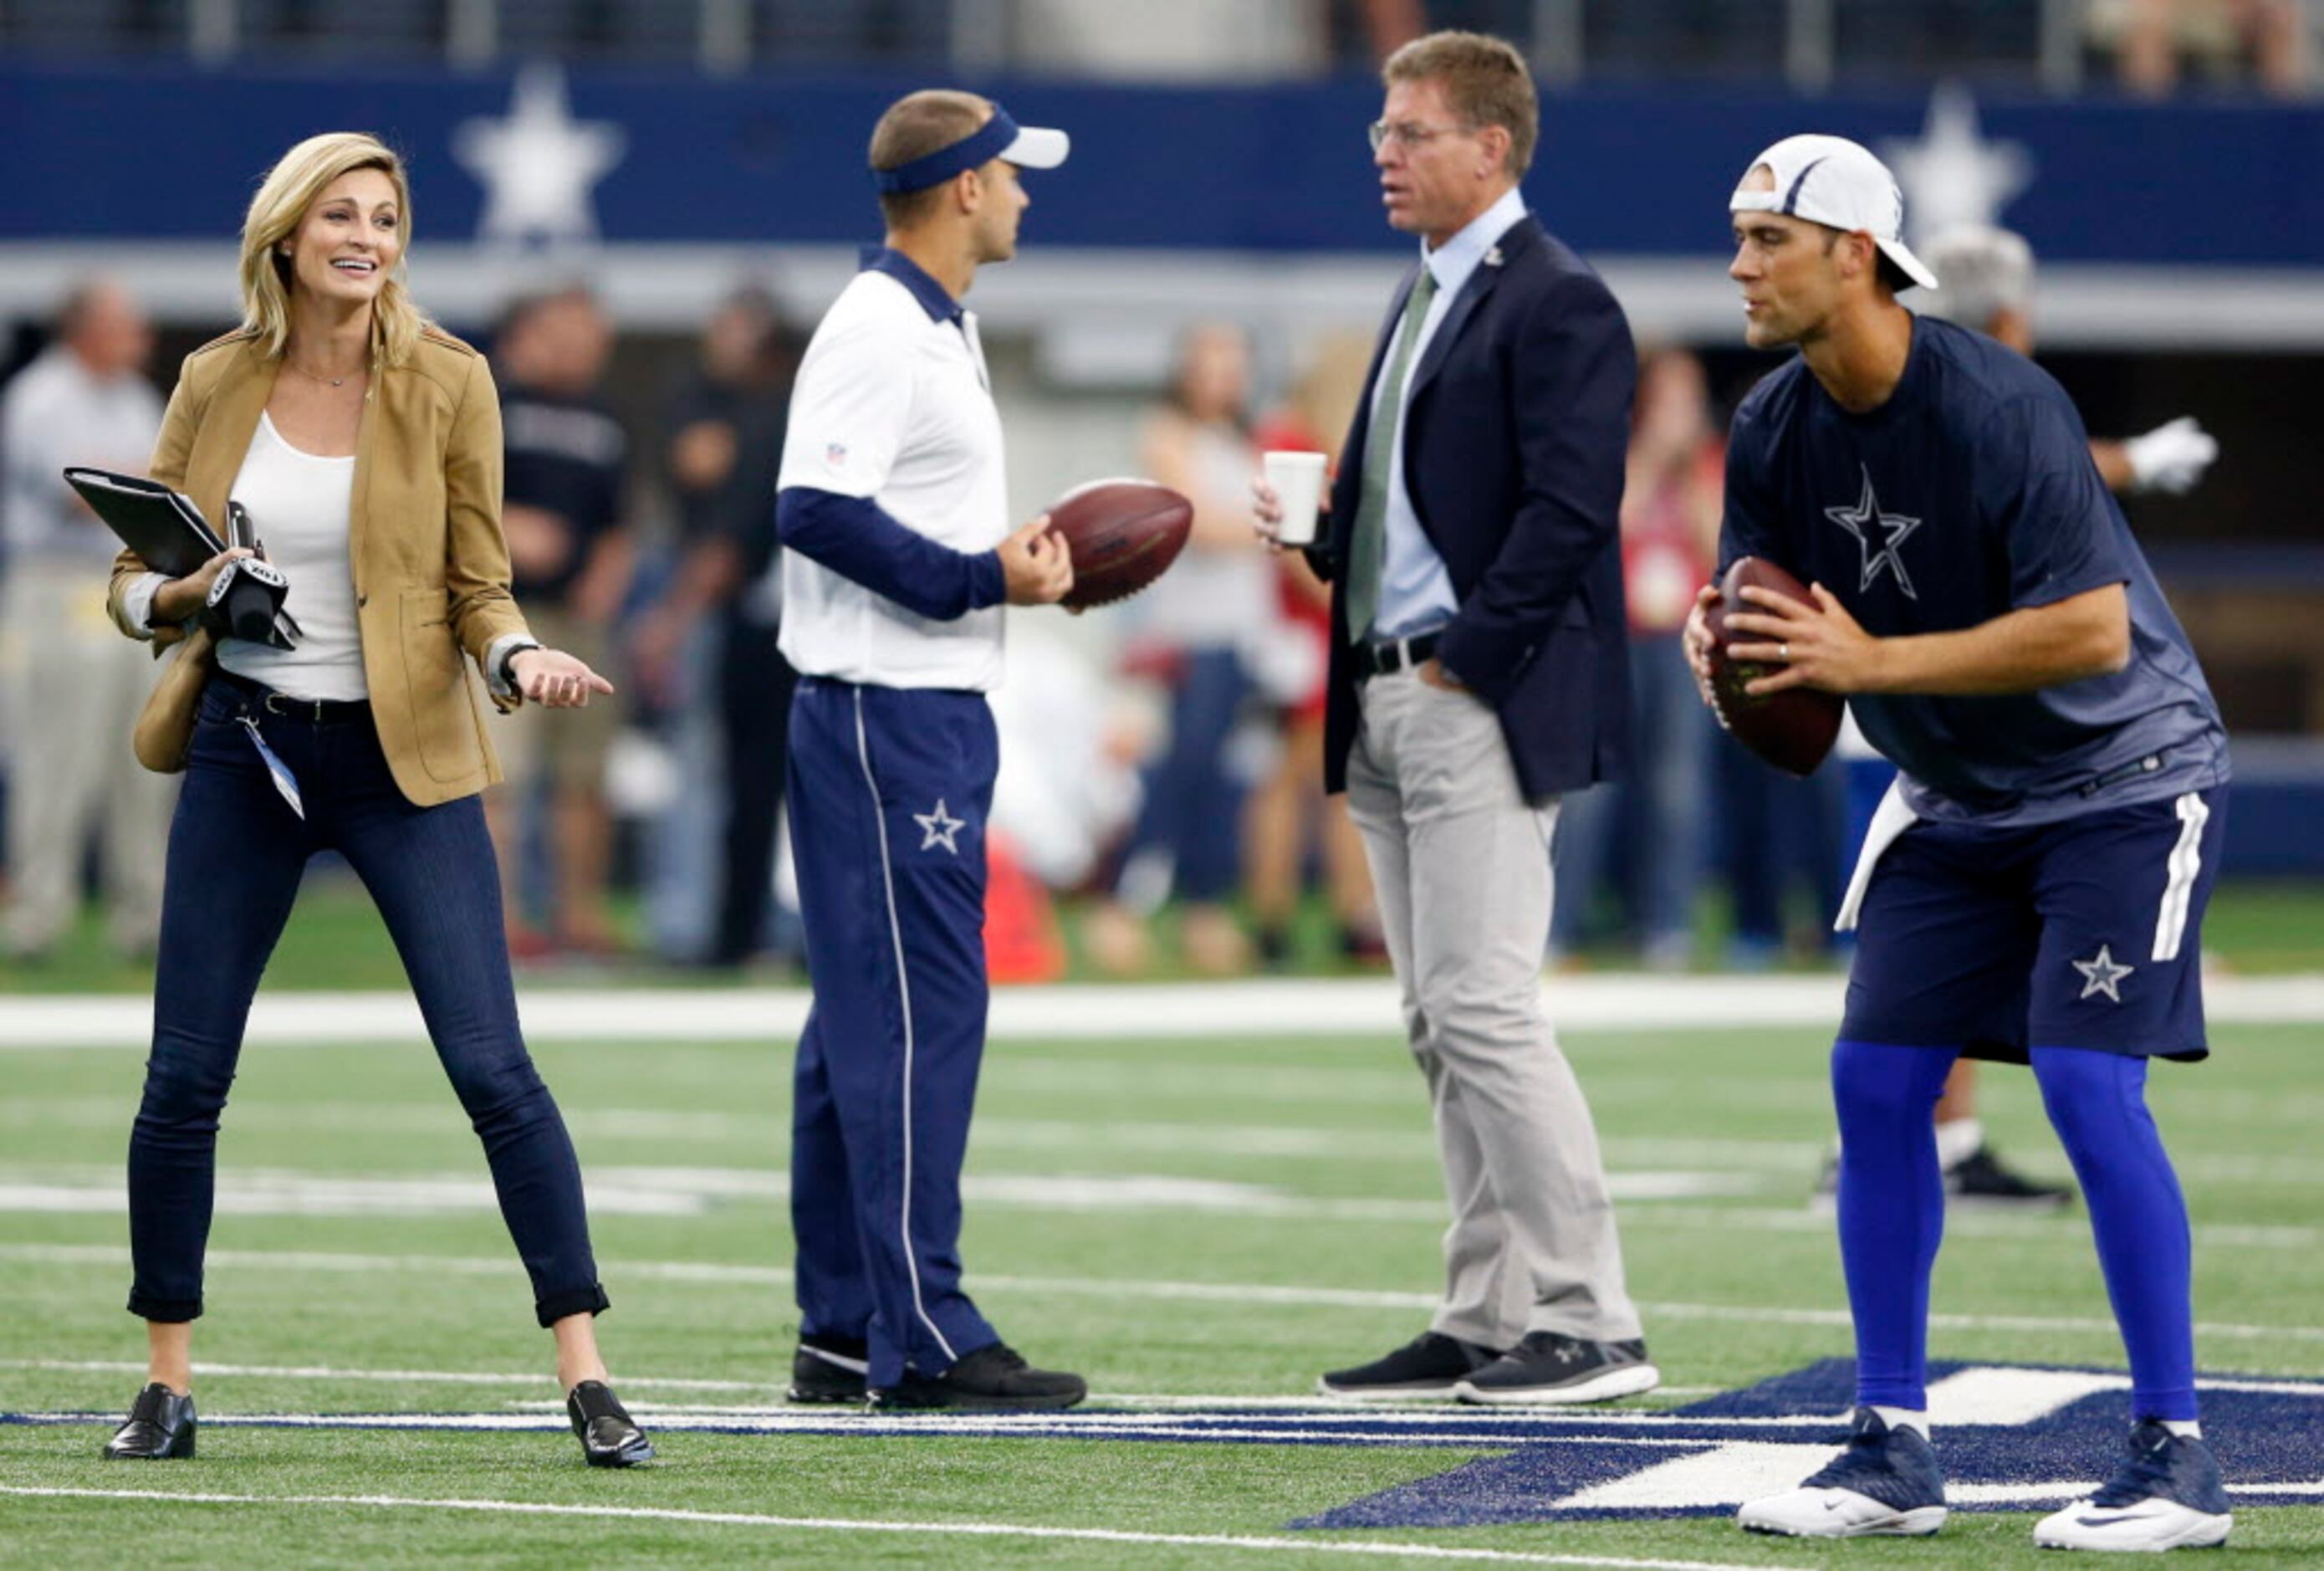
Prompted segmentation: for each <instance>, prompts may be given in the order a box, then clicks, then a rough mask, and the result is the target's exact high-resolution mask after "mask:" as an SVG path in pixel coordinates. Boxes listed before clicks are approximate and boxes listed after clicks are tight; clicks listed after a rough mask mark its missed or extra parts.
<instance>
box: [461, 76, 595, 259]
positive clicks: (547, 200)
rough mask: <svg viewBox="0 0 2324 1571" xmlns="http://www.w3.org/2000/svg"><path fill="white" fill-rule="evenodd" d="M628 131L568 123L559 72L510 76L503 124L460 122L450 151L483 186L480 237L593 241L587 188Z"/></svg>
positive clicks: (478, 120) (487, 120)
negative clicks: (513, 83)
mask: <svg viewBox="0 0 2324 1571" xmlns="http://www.w3.org/2000/svg"><path fill="white" fill-rule="evenodd" d="M628 144H629V136H628V134H627V133H625V132H624V131H622V128H621V127H620V126H619V125H614V124H613V123H612V122H610V121H603V120H589V121H581V120H576V119H574V118H573V114H572V110H571V108H570V107H569V106H568V105H567V99H566V96H565V73H564V72H563V71H561V70H559V69H558V68H557V67H555V66H552V65H532V66H527V67H525V68H524V69H522V70H521V71H519V72H518V73H517V78H516V86H515V88H514V89H513V91H512V93H511V95H510V97H509V111H508V116H507V118H505V119H500V120H495V119H492V118H490V117H488V116H478V117H476V118H475V119H471V120H464V121H462V122H461V123H460V125H459V126H458V127H457V129H456V130H454V132H453V133H452V152H453V154H454V155H455V156H456V157H457V158H458V159H459V161H460V162H461V165H462V166H463V167H464V168H466V170H467V171H468V172H469V173H470V174H473V175H475V177H476V180H477V181H478V183H480V184H481V185H482V186H483V187H484V216H483V217H481V218H479V219H478V220H477V223H476V236H477V238H478V239H481V240H506V241H513V242H516V243H518V244H523V243H524V242H527V241H538V242H541V243H544V244H549V245H554V244H556V243H558V242H560V241H570V240H594V239H595V238H596V237H597V214H596V209H595V207H594V206H593V205H592V204H591V201H590V197H589V190H590V188H591V187H593V186H595V184H596V183H597V182H598V181H599V180H602V179H604V176H605V173H606V171H609V170H611V169H612V168H613V166H614V165H615V164H617V163H619V162H622V152H624V151H625V150H626V148H627V147H628Z"/></svg>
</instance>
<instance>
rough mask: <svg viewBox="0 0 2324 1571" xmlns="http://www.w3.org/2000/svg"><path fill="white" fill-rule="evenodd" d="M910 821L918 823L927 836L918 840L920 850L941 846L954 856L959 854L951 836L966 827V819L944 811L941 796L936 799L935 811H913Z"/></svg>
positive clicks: (958, 848)
mask: <svg viewBox="0 0 2324 1571" xmlns="http://www.w3.org/2000/svg"><path fill="white" fill-rule="evenodd" d="M912 822H913V823H915V824H918V826H919V827H920V828H921V830H922V831H923V832H924V833H926V834H927V839H925V840H923V841H921V842H920V849H921V850H923V851H926V850H927V849H928V848H929V847H931V846H943V847H944V848H945V850H947V851H949V852H951V853H952V854H953V855H954V856H957V855H960V847H959V846H957V845H955V844H954V842H953V836H955V835H957V834H959V833H960V832H961V831H962V830H963V829H965V828H967V827H968V820H967V819H966V818H954V817H953V816H952V815H951V814H950V813H948V812H946V811H945V805H944V799H943V798H942V797H938V798H937V799H936V811H935V812H933V813H914V814H913V815H912Z"/></svg>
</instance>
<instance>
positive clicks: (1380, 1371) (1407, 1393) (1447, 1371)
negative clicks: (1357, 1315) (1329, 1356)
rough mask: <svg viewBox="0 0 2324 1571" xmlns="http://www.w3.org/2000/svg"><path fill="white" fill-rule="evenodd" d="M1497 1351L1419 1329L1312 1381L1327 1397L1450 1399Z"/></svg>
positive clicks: (1491, 1360) (1429, 1400) (1379, 1400)
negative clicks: (1392, 1347)
mask: <svg viewBox="0 0 2324 1571" xmlns="http://www.w3.org/2000/svg"><path fill="white" fill-rule="evenodd" d="M1499 1356H1500V1354H1499V1352H1497V1351H1496V1350H1495V1349H1493V1348H1490V1347H1485V1346H1481V1345H1479V1344H1477V1343H1474V1342H1463V1341H1462V1340H1461V1339H1460V1338H1459V1337H1457V1336H1447V1335H1444V1334H1443V1332H1441V1331H1424V1332H1422V1333H1421V1334H1420V1335H1418V1336H1416V1337H1414V1338H1413V1339H1412V1340H1411V1341H1409V1342H1407V1343H1406V1344H1405V1345H1403V1346H1401V1347H1399V1348H1397V1350H1396V1351H1395V1352H1393V1353H1390V1354H1385V1355H1383V1356H1381V1357H1379V1358H1375V1359H1373V1360H1372V1361H1371V1362H1370V1363H1360V1364H1357V1365H1356V1366H1355V1367H1354V1368H1352V1369H1335V1370H1333V1371H1332V1372H1330V1373H1329V1374H1326V1375H1325V1376H1324V1377H1323V1379H1322V1380H1320V1381H1318V1382H1315V1385H1316V1389H1317V1390H1318V1391H1322V1392H1323V1394H1324V1395H1325V1396H1327V1397H1340V1398H1342V1399H1344V1400H1350V1401H1359V1402H1449V1401H1451V1400H1452V1390H1453V1388H1454V1387H1455V1386H1457V1385H1459V1384H1460V1383H1461V1382H1462V1381H1464V1380H1466V1379H1468V1378H1469V1377H1470V1376H1471V1375H1472V1374H1474V1373H1475V1372H1477V1371H1479V1370H1480V1369H1482V1368H1484V1367H1485V1366H1486V1365H1487V1364H1489V1363H1492V1362H1493V1360H1494V1359H1496V1358H1499Z"/></svg>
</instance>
